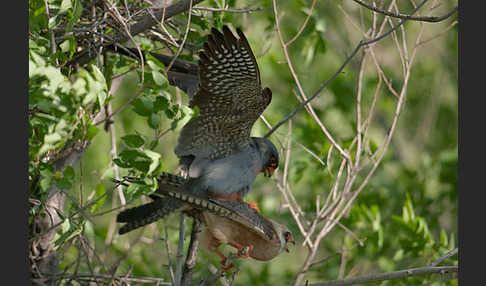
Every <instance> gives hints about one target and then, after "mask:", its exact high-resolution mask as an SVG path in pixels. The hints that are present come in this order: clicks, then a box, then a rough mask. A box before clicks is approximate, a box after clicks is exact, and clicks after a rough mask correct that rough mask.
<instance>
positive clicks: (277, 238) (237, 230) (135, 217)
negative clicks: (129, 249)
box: [117, 173, 295, 270]
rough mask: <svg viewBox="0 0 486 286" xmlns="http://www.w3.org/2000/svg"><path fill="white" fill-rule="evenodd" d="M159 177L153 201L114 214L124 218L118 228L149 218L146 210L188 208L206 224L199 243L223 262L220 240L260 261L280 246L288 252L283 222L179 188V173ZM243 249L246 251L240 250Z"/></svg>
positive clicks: (161, 213) (161, 211)
mask: <svg viewBox="0 0 486 286" xmlns="http://www.w3.org/2000/svg"><path fill="white" fill-rule="evenodd" d="M161 178H162V179H161V180H160V184H159V189H158V191H157V192H156V193H154V194H152V195H151V198H152V199H153V200H154V201H153V202H151V203H149V204H146V205H143V206H140V207H135V208H132V209H128V210H125V211H123V212H121V213H120V214H119V215H118V217H117V221H118V222H127V220H128V223H127V224H126V225H125V226H123V227H122V228H120V232H123V231H125V230H126V229H127V227H134V226H137V225H139V224H143V225H144V224H146V222H147V221H149V220H150V218H151V217H150V216H147V213H151V214H153V215H154V216H153V217H157V219H160V218H162V217H164V216H166V215H168V214H169V213H170V212H171V210H174V209H176V210H177V211H184V212H188V213H190V214H191V215H192V216H195V217H197V218H198V219H201V220H202V221H203V223H204V224H205V225H206V228H205V232H204V234H203V242H202V245H203V246H204V247H205V248H206V249H208V250H209V251H211V252H214V253H216V254H217V255H218V256H220V257H221V264H222V265H223V266H224V265H225V264H226V259H227V258H226V256H225V255H224V254H223V253H221V252H220V251H219V250H218V247H219V246H220V245H222V244H228V245H230V246H232V247H234V248H236V249H237V250H238V252H237V253H238V256H239V257H243V258H246V257H252V258H253V259H256V260H260V261H268V260H271V259H273V258H275V257H276V256H277V255H279V254H280V253H281V252H282V251H284V250H285V251H287V252H288V251H289V250H288V246H287V244H288V243H294V244H295V241H294V238H293V236H292V233H291V232H290V230H289V229H288V228H287V227H286V226H285V225H282V224H280V223H278V222H276V221H274V220H271V219H267V218H265V217H263V216H262V215H261V214H260V213H258V212H257V211H256V210H254V209H253V208H251V207H250V206H249V205H248V204H246V203H242V202H225V201H220V200H216V199H212V198H209V197H207V196H205V195H204V194H200V195H195V194H192V193H189V192H187V191H186V190H184V189H182V188H181V187H182V185H183V182H184V180H185V179H184V178H182V177H179V176H175V175H172V174H168V173H163V174H162V176H161ZM152 206H156V207H155V208H152ZM154 209H156V210H157V211H158V213H157V214H155V213H154V212H153V210H154ZM147 210H149V211H147ZM245 249H248V252H247V253H246V254H241V253H243V252H244V250H245ZM230 266H231V265H230ZM229 268H230V267H228V268H225V269H224V270H227V269H229Z"/></svg>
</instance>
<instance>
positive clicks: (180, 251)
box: [175, 213, 186, 286]
mask: <svg viewBox="0 0 486 286" xmlns="http://www.w3.org/2000/svg"><path fill="white" fill-rule="evenodd" d="M180 215H181V219H180V223H179V243H178V244H177V256H176V261H177V262H176V274H175V285H176V286H179V285H181V278H182V259H183V258H184V241H185V239H186V216H185V215H184V213H181V214H180Z"/></svg>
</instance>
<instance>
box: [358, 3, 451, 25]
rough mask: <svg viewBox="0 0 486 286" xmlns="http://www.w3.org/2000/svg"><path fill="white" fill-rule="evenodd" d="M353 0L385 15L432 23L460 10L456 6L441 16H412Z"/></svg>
mask: <svg viewBox="0 0 486 286" xmlns="http://www.w3.org/2000/svg"><path fill="white" fill-rule="evenodd" d="M353 1H354V2H356V3H358V4H359V5H361V6H364V7H366V8H368V9H370V10H373V11H375V12H377V13H380V14H383V15H386V16H390V17H393V18H399V19H404V20H412V21H422V22H432V23H436V22H441V21H443V20H445V19H447V18H449V17H450V16H452V15H454V14H455V13H456V12H457V11H458V6H456V7H455V8H454V9H452V10H451V11H450V12H448V13H447V14H445V15H443V16H440V17H434V16H412V14H413V13H411V14H410V15H406V14H400V13H393V12H390V11H386V10H382V9H380V8H377V7H375V6H373V5H370V4H368V3H366V2H364V1H361V0H353Z"/></svg>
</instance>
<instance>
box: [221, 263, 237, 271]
mask: <svg viewBox="0 0 486 286" xmlns="http://www.w3.org/2000/svg"><path fill="white" fill-rule="evenodd" d="M234 266H235V265H234V264H233V263H231V264H230V265H228V266H227V267H225V266H224V264H223V267H221V269H222V270H223V272H226V271H228V270H230V269H231V268H233V267H234Z"/></svg>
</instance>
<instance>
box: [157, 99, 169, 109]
mask: <svg viewBox="0 0 486 286" xmlns="http://www.w3.org/2000/svg"><path fill="white" fill-rule="evenodd" d="M167 108H169V101H168V100H167V98H165V97H163V96H157V97H156V98H155V101H154V112H159V111H162V110H166V109H167Z"/></svg>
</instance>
